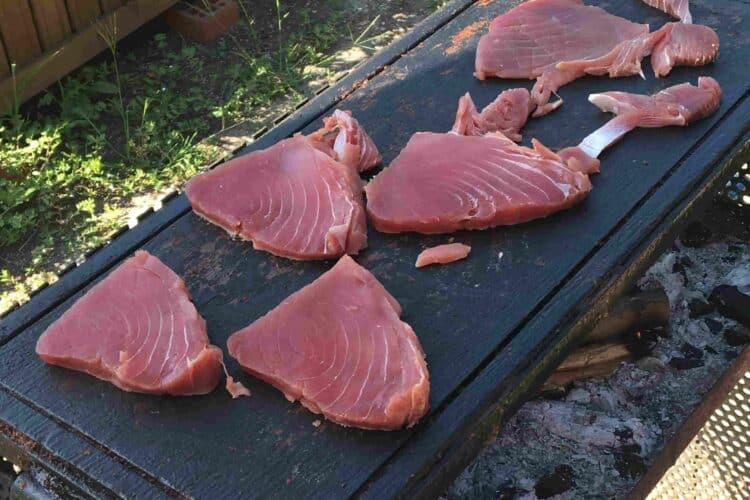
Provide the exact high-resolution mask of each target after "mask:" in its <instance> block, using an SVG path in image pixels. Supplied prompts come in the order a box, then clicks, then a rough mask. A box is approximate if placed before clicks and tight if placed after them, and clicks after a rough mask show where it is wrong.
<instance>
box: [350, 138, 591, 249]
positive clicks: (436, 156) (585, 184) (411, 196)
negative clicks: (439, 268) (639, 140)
mask: <svg viewBox="0 0 750 500" xmlns="http://www.w3.org/2000/svg"><path fill="white" fill-rule="evenodd" d="M590 190H591V182H590V181H589V178H588V175H587V174H586V173H583V172H580V171H577V170H575V169H573V168H571V167H570V166H568V165H567V164H566V163H565V162H564V161H563V160H562V159H561V158H560V157H558V156H555V155H554V154H553V155H550V154H549V152H548V150H545V151H542V152H540V151H539V150H536V149H530V148H527V147H524V146H520V145H518V144H515V143H514V142H513V141H511V140H510V139H508V138H507V137H505V136H504V135H502V134H498V133H491V134H487V135H484V136H466V135H458V134H454V133H442V134H441V133H434V132H418V133H416V134H414V135H413V136H412V138H411V139H410V140H409V142H408V144H407V145H406V147H405V148H404V149H403V150H402V151H401V153H400V154H399V155H398V157H397V158H396V159H395V160H393V163H391V165H390V166H389V167H387V168H385V169H384V170H383V171H382V172H380V173H379V174H378V175H377V176H375V178H374V179H373V180H372V181H370V183H369V184H368V185H367V186H366V187H365V191H366V193H367V211H368V213H369V215H370V218H371V220H372V222H373V223H374V224H375V227H376V228H377V229H378V230H379V231H381V232H385V233H400V232H409V231H414V232H418V233H425V234H435V233H451V232H454V231H458V230H461V229H486V228H489V227H494V226H500V225H512V224H519V223H521V222H526V221H530V220H533V219H537V218H540V217H545V216H548V215H551V214H553V213H555V212H558V211H560V210H564V209H566V208H568V207H571V206H573V205H574V204H576V203H578V202H579V201H581V200H582V199H583V198H585V197H586V195H587V194H588V192H589V191H590Z"/></svg>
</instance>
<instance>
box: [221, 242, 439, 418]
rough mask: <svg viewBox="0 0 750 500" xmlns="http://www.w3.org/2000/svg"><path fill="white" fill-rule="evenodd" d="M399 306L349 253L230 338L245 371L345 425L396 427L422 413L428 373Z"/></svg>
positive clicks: (415, 338)
mask: <svg viewBox="0 0 750 500" xmlns="http://www.w3.org/2000/svg"><path fill="white" fill-rule="evenodd" d="M400 315H401V306H400V305H399V303H398V302H397V301H396V299H395V298H394V297H393V296H392V295H391V294H390V293H388V291H386V289H385V288H384V287H383V285H382V284H380V282H378V280H377V279H376V278H375V276H373V275H372V274H371V273H370V272H369V271H367V270H366V269H364V268H363V267H361V266H359V265H358V264H357V263H356V262H354V260H353V259H352V258H351V257H349V256H344V257H342V258H341V259H340V260H339V261H338V263H337V264H336V265H335V266H333V268H332V269H331V270H329V271H328V272H326V273H324V274H323V275H322V276H320V277H319V278H318V279H317V280H315V281H313V282H312V283H310V284H309V285H307V286H306V287H304V288H302V289H301V290H299V291H297V292H295V293H293V294H292V295H290V296H289V297H287V298H286V299H285V300H284V301H283V302H282V303H281V304H279V305H278V306H277V307H276V308H274V309H273V310H272V311H270V312H268V313H267V314H266V315H265V316H263V317H261V318H260V319H258V320H257V321H255V322H254V323H252V324H251V325H249V326H248V327H246V328H243V329H242V330H240V331H238V332H236V333H235V334H233V335H232V336H231V337H230V338H229V341H228V345H229V353H230V354H231V355H232V356H233V357H234V358H236V359H237V361H238V362H239V363H240V365H242V367H243V368H244V369H245V370H246V371H247V372H248V373H250V374H252V375H254V376H255V377H258V378H259V379H261V380H264V381H266V382H268V383H270V384H271V385H273V386H275V387H277V388H278V389H280V390H281V391H282V392H283V393H284V395H285V396H286V397H287V399H289V400H290V401H300V402H301V403H302V404H303V405H304V406H305V407H306V408H308V409H309V410H310V411H312V412H314V413H321V414H323V415H324V416H325V417H326V418H328V419H330V420H332V421H333V422H336V423H338V424H341V425H344V426H353V427H361V428H364V429H383V430H388V429H398V428H401V427H405V426H412V425H414V424H415V423H416V422H417V421H418V420H419V419H420V418H421V417H422V416H423V415H424V414H425V413H426V412H427V409H428V398H429V392H430V382H429V373H428V371H427V365H426V363H425V360H424V353H423V351H422V347H421V346H420V344H419V340H418V339H417V336H416V335H415V333H414V331H413V330H412V329H411V327H410V326H409V325H407V324H406V323H404V322H403V321H401V320H400V319H399V317H400Z"/></svg>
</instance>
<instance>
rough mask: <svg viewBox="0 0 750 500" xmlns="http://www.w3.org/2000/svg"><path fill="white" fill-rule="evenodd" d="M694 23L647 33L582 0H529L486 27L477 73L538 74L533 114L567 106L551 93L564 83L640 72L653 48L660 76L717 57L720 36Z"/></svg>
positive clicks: (482, 75)
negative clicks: (551, 99)
mask: <svg viewBox="0 0 750 500" xmlns="http://www.w3.org/2000/svg"><path fill="white" fill-rule="evenodd" d="M674 25H679V26H680V27H679V28H678V27H676V26H674ZM693 26H696V25H687V24H683V23H668V24H667V25H665V26H664V27H662V28H660V29H659V30H657V31H654V32H651V33H650V32H649V27H648V25H647V24H638V23H633V22H630V21H628V20H627V19H623V18H621V17H618V16H614V15H612V14H609V13H608V12H606V11H605V10H604V9H601V8H599V7H594V6H587V5H584V4H583V2H582V1H581V0H530V1H528V2H525V3H523V4H521V5H519V6H518V7H515V8H513V9H511V10H509V11H508V12H506V13H505V14H502V15H500V16H498V17H497V18H495V19H494V20H493V21H492V23H490V30H489V33H487V34H485V35H484V36H482V38H481V39H480V40H479V44H478V46H477V52H476V61H475V67H476V71H475V73H474V75H475V76H476V77H477V78H479V79H481V80H483V79H485V78H487V77H498V78H529V79H534V80H536V82H535V84H534V87H533V88H532V90H531V99H532V102H533V104H534V107H535V109H534V112H533V116H535V117H538V116H543V115H545V114H547V113H549V112H551V111H554V110H555V109H557V108H558V107H559V106H560V105H562V99H558V100H557V101H555V102H550V98H551V96H552V95H553V94H554V93H556V92H557V90H558V89H560V87H562V86H563V85H566V84H568V83H570V82H572V81H573V80H576V79H578V78H580V77H582V76H584V75H608V76H609V77H610V78H617V77H623V76H630V75H638V74H639V75H643V70H642V68H641V60H642V59H643V58H644V57H646V56H648V55H649V54H651V52H652V51H654V52H656V53H657V54H658V55H657V60H658V61H659V62H658V64H659V68H660V69H659V70H658V71H657V76H660V75H663V74H666V73H667V72H668V71H669V69H671V67H672V66H674V65H676V64H689V65H698V64H707V63H709V62H711V61H713V60H714V59H715V58H716V56H717V55H718V37H711V36H709V34H708V32H707V31H706V30H709V31H713V30H711V29H710V28H707V27H701V28H700V29H696V28H693ZM714 35H715V33H714ZM686 47H687V48H686ZM667 68H669V69H667Z"/></svg>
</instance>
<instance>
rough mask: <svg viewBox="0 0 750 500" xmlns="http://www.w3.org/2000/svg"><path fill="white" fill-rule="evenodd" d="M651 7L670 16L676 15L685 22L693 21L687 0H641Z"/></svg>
mask: <svg viewBox="0 0 750 500" xmlns="http://www.w3.org/2000/svg"><path fill="white" fill-rule="evenodd" d="M643 1H644V2H645V3H646V4H648V5H650V6H651V7H655V8H657V9H659V10H660V11H662V12H666V13H667V14H669V15H670V16H672V17H676V18H677V19H679V20H680V21H682V22H683V23H685V24H691V23H692V22H693V16H691V15H690V1H689V0H643Z"/></svg>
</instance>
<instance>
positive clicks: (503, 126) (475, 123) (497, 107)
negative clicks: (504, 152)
mask: <svg viewBox="0 0 750 500" xmlns="http://www.w3.org/2000/svg"><path fill="white" fill-rule="evenodd" d="M533 109H534V105H533V103H532V102H531V96H530V94H529V91H528V90H526V89H524V88H515V89H510V90H506V91H505V92H503V93H501V94H500V95H499V96H497V98H496V99H495V100H494V101H492V102H491V103H490V104H488V105H487V106H486V107H485V108H484V109H483V110H482V112H481V113H480V112H479V111H477V108H476V106H475V105H474V101H473V100H472V99H471V96H470V95H469V94H468V92H467V93H466V95H464V96H463V97H461V99H459V101H458V111H457V112H456V121H455V123H454V124H453V129H452V132H455V133H456V134H460V135H484V134H486V133H488V132H501V133H503V134H504V135H506V136H507V137H508V138H509V139H511V140H514V141H516V142H519V141H520V140H521V133H520V131H521V129H522V128H523V126H524V125H526V121H527V120H528V118H529V114H530V113H531V111H533Z"/></svg>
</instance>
